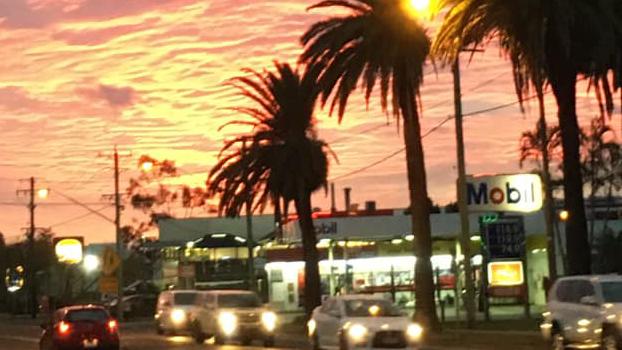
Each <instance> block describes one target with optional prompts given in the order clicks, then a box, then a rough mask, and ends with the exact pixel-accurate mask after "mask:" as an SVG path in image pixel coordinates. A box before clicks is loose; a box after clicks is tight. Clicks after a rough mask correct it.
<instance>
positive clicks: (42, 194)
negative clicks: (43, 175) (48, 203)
mask: <svg viewBox="0 0 622 350" xmlns="http://www.w3.org/2000/svg"><path fill="white" fill-rule="evenodd" d="M49 194H50V190H49V189H47V188H40V189H39V190H37V196H38V197H39V198H41V199H46V198H47V197H48V195H49Z"/></svg>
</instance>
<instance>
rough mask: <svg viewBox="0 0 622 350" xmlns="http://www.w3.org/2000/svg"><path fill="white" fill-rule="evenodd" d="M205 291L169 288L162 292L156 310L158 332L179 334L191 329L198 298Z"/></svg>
mask: <svg viewBox="0 0 622 350" xmlns="http://www.w3.org/2000/svg"><path fill="white" fill-rule="evenodd" d="M202 293H204V292H201V291H198V290H168V291H164V292H162V293H160V296H159V297H158V304H157V305H156V310H155V312H156V313H155V328H156V332H157V333H158V334H165V333H169V334H178V333H184V332H188V331H190V330H191V325H192V320H193V317H194V316H193V311H194V310H195V309H196V304H197V299H198V298H199V297H200V295H201V294H202Z"/></svg>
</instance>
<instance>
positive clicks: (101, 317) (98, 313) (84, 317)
mask: <svg viewBox="0 0 622 350" xmlns="http://www.w3.org/2000/svg"><path fill="white" fill-rule="evenodd" d="M108 318H109V317H108V313H107V312H106V311H104V310H101V309H86V310H72V311H69V312H68V313H67V315H66V316H65V320H66V321H68V322H106V321H107V320H108Z"/></svg>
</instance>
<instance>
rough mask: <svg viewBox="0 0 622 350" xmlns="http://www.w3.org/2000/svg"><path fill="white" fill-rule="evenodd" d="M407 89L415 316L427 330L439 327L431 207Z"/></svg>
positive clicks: (405, 114) (406, 140) (416, 119)
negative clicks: (435, 298)
mask: <svg viewBox="0 0 622 350" xmlns="http://www.w3.org/2000/svg"><path fill="white" fill-rule="evenodd" d="M409 90H410V89H405V95H406V96H405V98H403V99H401V100H402V101H403V102H402V103H403V104H404V105H403V106H402V111H403V119H404V143H405V145H406V164H407V172H408V189H409V191H408V192H409V198H410V206H411V208H412V209H411V214H410V218H411V225H412V230H413V233H414V235H415V245H414V248H415V252H414V253H415V256H416V257H417V260H416V263H415V315H414V318H415V320H417V321H418V322H420V323H421V324H423V325H424V326H425V327H426V328H428V329H431V330H437V329H438V328H439V322H438V316H437V314H436V303H435V301H434V274H433V271H432V261H431V257H432V234H431V229H430V205H429V202H428V189H427V180H426V172H425V159H424V154H423V144H422V142H421V125H420V124H419V113H418V110H417V106H416V99H415V96H412V95H410V92H408V91H409Z"/></svg>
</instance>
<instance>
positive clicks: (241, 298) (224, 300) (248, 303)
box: [218, 293, 261, 308]
mask: <svg viewBox="0 0 622 350" xmlns="http://www.w3.org/2000/svg"><path fill="white" fill-rule="evenodd" d="M218 306H219V307H225V308H227V307H241V308H246V307H260V306H261V301H260V300H259V297H258V296H257V295H255V294H251V293H243V294H242V293H240V294H221V295H219V296H218Z"/></svg>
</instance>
